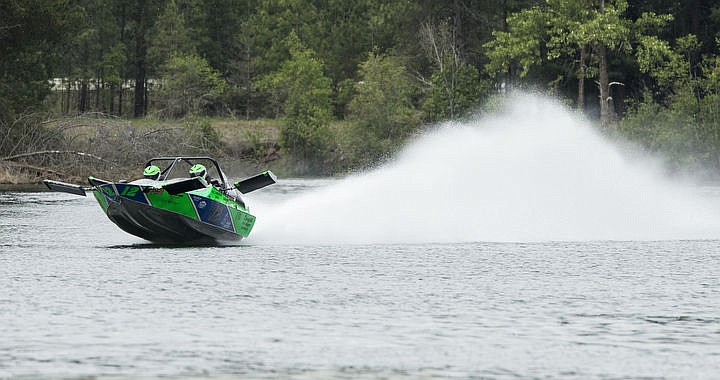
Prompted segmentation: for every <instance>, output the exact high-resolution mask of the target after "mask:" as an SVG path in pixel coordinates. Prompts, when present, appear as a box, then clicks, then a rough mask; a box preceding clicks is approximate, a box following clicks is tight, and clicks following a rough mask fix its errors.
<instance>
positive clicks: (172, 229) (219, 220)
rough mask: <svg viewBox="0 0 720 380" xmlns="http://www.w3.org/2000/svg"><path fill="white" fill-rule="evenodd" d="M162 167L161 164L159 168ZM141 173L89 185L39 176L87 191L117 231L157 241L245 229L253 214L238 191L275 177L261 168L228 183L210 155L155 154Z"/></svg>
mask: <svg viewBox="0 0 720 380" xmlns="http://www.w3.org/2000/svg"><path fill="white" fill-rule="evenodd" d="M160 168H162V169H160ZM144 174H145V178H141V179H138V180H134V181H130V182H128V181H118V182H110V181H105V180H101V179H98V178H94V177H90V178H89V179H88V180H89V182H90V185H91V186H89V187H88V186H80V185H75V184H70V183H64V182H59V181H52V180H44V181H43V183H45V185H47V187H48V188H50V189H51V190H54V191H61V192H65V193H70V194H76V195H82V196H85V195H86V192H87V191H92V193H93V195H94V196H95V199H96V200H97V202H98V203H99V204H100V207H102V209H103V211H104V212H105V214H107V216H108V218H109V219H110V220H111V221H112V222H113V223H115V224H116V225H117V226H118V227H120V228H121V229H122V230H123V231H125V232H127V233H130V234H132V235H135V236H138V237H140V238H143V239H145V240H149V241H152V242H159V243H178V244H183V243H212V242H222V241H234V240H240V239H242V238H243V237H247V236H248V235H249V234H250V231H251V230H252V228H253V226H254V224H255V216H253V215H251V214H250V210H249V208H248V206H247V205H246V204H245V202H244V201H243V199H242V198H241V194H246V193H249V192H251V191H254V190H257V189H260V188H263V187H265V186H268V185H271V184H273V183H275V182H276V180H277V179H276V177H275V175H273V173H272V172H270V171H266V172H263V173H260V174H258V175H256V176H253V177H250V178H248V179H245V180H242V181H239V182H236V183H234V184H230V183H229V182H228V179H227V177H226V176H225V173H223V171H222V170H221V169H220V165H218V163H217V161H215V160H214V159H213V158H210V157H156V158H153V159H151V160H150V161H148V162H147V164H146V169H145V173H144Z"/></svg>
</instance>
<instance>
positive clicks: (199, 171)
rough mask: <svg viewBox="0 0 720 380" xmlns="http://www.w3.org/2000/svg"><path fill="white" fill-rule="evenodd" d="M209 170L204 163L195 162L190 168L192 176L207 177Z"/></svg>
mask: <svg viewBox="0 0 720 380" xmlns="http://www.w3.org/2000/svg"><path fill="white" fill-rule="evenodd" d="M206 175H207V170H205V166H204V165H202V164H195V165H193V166H192V167H191V168H190V177H200V178H202V179H206V177H205V176H206Z"/></svg>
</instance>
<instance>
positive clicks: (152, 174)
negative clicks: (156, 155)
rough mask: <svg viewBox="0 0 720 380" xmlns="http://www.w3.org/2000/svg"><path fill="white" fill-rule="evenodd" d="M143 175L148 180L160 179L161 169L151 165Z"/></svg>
mask: <svg viewBox="0 0 720 380" xmlns="http://www.w3.org/2000/svg"><path fill="white" fill-rule="evenodd" d="M143 175H144V176H145V178H148V179H158V178H159V177H160V168H159V167H157V166H155V165H150V166H148V167H146V168H145V171H143Z"/></svg>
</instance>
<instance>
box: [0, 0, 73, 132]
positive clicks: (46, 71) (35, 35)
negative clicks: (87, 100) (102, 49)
mask: <svg viewBox="0 0 720 380" xmlns="http://www.w3.org/2000/svg"><path fill="white" fill-rule="evenodd" d="M84 25H85V14H84V12H83V10H82V8H80V7H78V6H73V5H70V4H68V2H66V1H63V0H28V1H22V2H21V1H2V2H0V122H2V121H6V122H9V121H10V120H12V119H14V118H15V117H16V116H17V115H18V114H21V113H24V112H26V111H27V110H28V109H31V108H37V107H38V106H39V105H40V102H41V101H42V100H43V99H44V98H45V96H46V95H47V94H48V93H49V90H50V86H49V82H48V79H50V78H52V77H53V75H54V73H55V72H56V70H57V66H58V64H59V62H60V55H61V54H62V53H64V51H63V48H64V47H65V46H67V45H66V42H67V41H68V40H69V38H70V37H71V36H73V35H75V34H77V33H78V32H79V31H80V30H81V29H82V28H83V27H84Z"/></svg>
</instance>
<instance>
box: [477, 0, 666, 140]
mask: <svg viewBox="0 0 720 380" xmlns="http://www.w3.org/2000/svg"><path fill="white" fill-rule="evenodd" d="M627 8H628V4H627V1H626V0H608V1H607V2H606V1H605V0H581V1H574V0H546V4H545V5H544V6H535V7H532V8H530V9H526V10H522V11H520V12H517V13H514V14H513V15H511V16H510V17H509V18H508V28H509V29H508V31H507V32H503V31H497V32H494V33H493V35H494V36H495V39H494V40H493V41H491V42H490V43H488V44H486V47H487V48H488V57H489V59H490V61H491V63H490V65H489V66H488V67H489V70H490V72H491V73H492V74H497V73H499V72H502V71H504V70H507V67H508V65H509V64H511V62H518V63H519V64H520V66H521V67H522V71H521V73H520V76H521V77H523V76H525V75H527V73H528V72H529V71H530V70H531V69H532V68H534V67H537V66H539V65H542V64H543V63H544V62H548V61H556V60H564V61H565V62H568V61H570V62H573V61H576V62H577V67H578V68H579V70H578V71H577V78H578V105H579V106H582V105H583V104H584V98H583V94H584V80H585V78H586V77H588V76H594V75H595V73H596V75H597V78H598V82H597V84H598V92H599V105H600V120H601V123H602V125H603V126H604V127H605V128H609V127H610V126H612V125H613V123H614V120H615V118H616V115H615V114H614V110H613V107H612V106H613V99H612V96H611V93H610V90H611V88H610V87H611V86H612V85H613V84H615V83H613V82H611V81H610V76H609V72H610V68H609V54H610V53H626V54H628V53H630V52H631V51H632V42H633V41H636V40H637V39H639V38H640V37H641V36H642V35H641V34H636V33H633V32H636V31H643V28H635V27H634V24H633V22H632V21H631V20H630V19H628V18H626V17H625V12H626V10H627ZM669 20H670V18H669V17H668V16H657V15H655V14H651V13H645V14H643V16H642V17H641V18H640V19H639V20H637V23H640V24H644V25H649V24H655V25H664V23H666V22H667V21H669ZM587 67H593V68H594V69H593V70H591V71H587V70H586V68H587Z"/></svg>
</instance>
